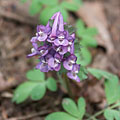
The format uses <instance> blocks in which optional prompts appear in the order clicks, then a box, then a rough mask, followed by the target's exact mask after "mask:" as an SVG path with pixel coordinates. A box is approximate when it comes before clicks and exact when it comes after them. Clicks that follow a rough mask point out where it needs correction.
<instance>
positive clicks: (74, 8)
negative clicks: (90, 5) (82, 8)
mask: <svg viewBox="0 0 120 120" xmlns="http://www.w3.org/2000/svg"><path fill="white" fill-rule="evenodd" d="M61 6H62V7H63V8H65V9H67V10H70V11H77V10H78V9H79V5H78V4H75V3H74V2H67V1H63V2H62V3H61Z"/></svg>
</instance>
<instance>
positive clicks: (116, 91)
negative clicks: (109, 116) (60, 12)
mask: <svg viewBox="0 0 120 120" xmlns="http://www.w3.org/2000/svg"><path fill="white" fill-rule="evenodd" d="M87 70H88V71H89V72H90V73H91V74H92V75H93V76H95V77H96V78H97V79H101V78H102V77H104V78H105V82H104V85H105V94H106V98H107V102H108V104H113V103H115V102H116V101H117V100H119V99H120V85H119V79H118V77H117V76H116V75H114V74H111V73H109V72H106V71H103V70H98V69H94V68H88V69H87Z"/></svg>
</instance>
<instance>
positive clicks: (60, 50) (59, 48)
mask: <svg viewBox="0 0 120 120" xmlns="http://www.w3.org/2000/svg"><path fill="white" fill-rule="evenodd" d="M54 49H55V50H56V52H58V53H59V54H60V55H64V54H65V53H67V51H68V48H67V47H66V46H54Z"/></svg>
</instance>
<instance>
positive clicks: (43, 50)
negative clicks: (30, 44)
mask: <svg viewBox="0 0 120 120" xmlns="http://www.w3.org/2000/svg"><path fill="white" fill-rule="evenodd" d="M38 50H39V55H40V56H45V55H46V54H47V53H48V50H49V47H48V46H47V45H45V46H40V47H39V48H38Z"/></svg>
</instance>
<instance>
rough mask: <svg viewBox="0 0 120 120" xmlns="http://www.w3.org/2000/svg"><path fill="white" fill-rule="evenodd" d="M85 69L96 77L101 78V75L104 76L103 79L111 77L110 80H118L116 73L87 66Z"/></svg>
mask: <svg viewBox="0 0 120 120" xmlns="http://www.w3.org/2000/svg"><path fill="white" fill-rule="evenodd" d="M87 70H88V71H89V72H90V73H91V74H92V75H93V76H94V77H96V78H97V79H101V78H102V77H104V78H105V79H108V80H111V79H112V80H117V81H118V77H117V76H116V75H114V74H112V73H109V72H106V71H104V70H100V69H96V68H88V69H87Z"/></svg>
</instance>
